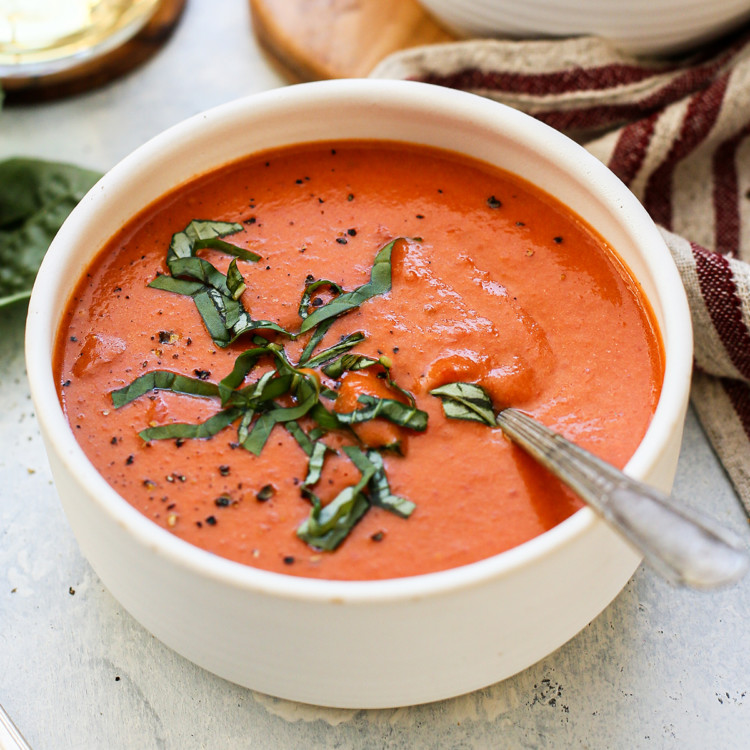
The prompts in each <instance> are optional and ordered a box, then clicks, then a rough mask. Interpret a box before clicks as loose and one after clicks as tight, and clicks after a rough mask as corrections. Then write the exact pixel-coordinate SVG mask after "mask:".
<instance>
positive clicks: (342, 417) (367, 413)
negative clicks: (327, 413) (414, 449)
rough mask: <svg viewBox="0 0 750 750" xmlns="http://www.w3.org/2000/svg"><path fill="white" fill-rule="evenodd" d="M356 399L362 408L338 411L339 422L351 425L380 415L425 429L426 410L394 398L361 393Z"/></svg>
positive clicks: (417, 429) (391, 420)
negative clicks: (362, 405)
mask: <svg viewBox="0 0 750 750" xmlns="http://www.w3.org/2000/svg"><path fill="white" fill-rule="evenodd" d="M357 401H359V402H360V403H361V404H364V408H363V409H357V410H356V411H350V412H344V413H341V412H338V413H337V415H336V416H337V417H338V419H339V421H340V422H342V423H343V424H350V425H351V424H359V423H361V422H369V421H370V420H372V419H376V418H377V417H382V418H383V419H387V420H388V421H389V422H393V423H394V424H397V425H399V426H400V427H408V428H409V429H411V430H416V431H418V432H424V431H425V430H426V429H427V412H424V411H422V410H421V409H417V408H416V407H415V406H410V405H407V404H404V403H402V402H401V401H396V400H395V399H391V398H378V397H377V396H368V395H367V394H362V395H361V396H360V397H359V398H358V399H357Z"/></svg>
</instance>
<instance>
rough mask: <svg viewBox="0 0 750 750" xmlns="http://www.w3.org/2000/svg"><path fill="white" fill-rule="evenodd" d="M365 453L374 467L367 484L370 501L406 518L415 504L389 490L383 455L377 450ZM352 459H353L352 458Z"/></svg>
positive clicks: (412, 510)
mask: <svg viewBox="0 0 750 750" xmlns="http://www.w3.org/2000/svg"><path fill="white" fill-rule="evenodd" d="M347 455H348V454H347ZM366 455H367V460H368V461H369V462H370V463H371V464H372V465H373V466H374V467H375V473H374V474H373V475H372V479H371V480H370V483H369V484H368V485H367V489H368V496H369V498H370V503H371V504H372V505H376V506H377V507H379V508H383V509H385V510H389V511H390V512H391V513H395V514H396V515H397V516H401V518H408V517H409V516H410V515H411V514H412V513H413V512H414V509H415V508H416V507H417V506H416V505H415V504H414V503H413V502H412V501H411V500H407V499H406V498H404V497H400V496H399V495H394V494H393V493H392V492H391V486H390V483H389V482H388V477H387V476H386V473H385V465H384V463H383V457H382V456H381V455H380V453H378V452H377V451H367V454H366ZM350 458H351V456H350ZM352 461H354V459H353V458H352Z"/></svg>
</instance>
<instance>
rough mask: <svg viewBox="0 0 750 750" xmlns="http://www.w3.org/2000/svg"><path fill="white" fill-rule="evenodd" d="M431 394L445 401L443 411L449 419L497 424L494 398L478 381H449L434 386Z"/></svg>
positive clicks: (492, 425) (491, 425)
mask: <svg viewBox="0 0 750 750" xmlns="http://www.w3.org/2000/svg"><path fill="white" fill-rule="evenodd" d="M430 394H431V395H433V396H437V397H438V398H439V399H441V401H442V402H443V412H444V413H445V416H446V417H448V418H449V419H466V420H469V421H472V422H482V423H483V424H486V425H489V426H490V427H495V426H496V424H497V423H496V421H495V411H494V409H493V408H492V399H490V397H489V395H488V393H487V391H485V390H484V388H482V387H481V386H479V385H477V384H476V383H447V384H446V385H441V386H440V387H439V388H433V390H431V391H430Z"/></svg>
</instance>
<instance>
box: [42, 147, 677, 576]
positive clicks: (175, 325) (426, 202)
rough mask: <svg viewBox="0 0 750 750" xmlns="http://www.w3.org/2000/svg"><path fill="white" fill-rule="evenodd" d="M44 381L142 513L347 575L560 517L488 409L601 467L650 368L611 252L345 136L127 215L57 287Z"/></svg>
mask: <svg viewBox="0 0 750 750" xmlns="http://www.w3.org/2000/svg"><path fill="white" fill-rule="evenodd" d="M542 188H543V186H542ZM55 372H56V377H57V382H58V386H59V397H60V401H61V404H62V406H63V409H64V411H65V414H66V415H67V418H68V420H69V422H70V425H71V427H72V429H73V433H74V435H75V437H76V439H77V440H78V442H79V443H80V445H81V447H82V448H83V450H84V452H85V453H86V455H87V456H88V458H89V459H90V460H91V462H92V463H93V464H94V466H95V467H96V468H97V469H98V471H99V472H100V473H101V474H102V475H103V476H104V477H105V479H106V480H107V481H108V482H109V483H110V484H111V486H112V487H113V488H114V489H115V490H117V492H119V493H120V494H121V495H122V497H123V498H125V499H126V500H127V501H128V502H129V503H130V504H132V505H133V506H134V507H135V508H137V509H138V510H139V511H140V512H141V513H142V514H143V515H144V516H146V517H147V518H148V519H150V520H151V521H153V522H154V523H156V524H158V525H160V526H162V527H164V528H165V529H167V530H168V531H169V532H171V533H173V534H175V535H176V536H178V537H180V538H181V539H184V540H186V541H187V542H189V543H191V544H194V545H197V546H199V547H201V548H203V549H205V550H208V551H209V552H212V553H215V554H217V555H221V556H223V557H226V558H229V559H230V560H235V561H238V562H240V563H244V564H246V565H251V566H255V567H257V568H262V569H265V570H270V571H276V572H279V573H285V574H289V575H298V576H309V577H316V578H329V579H352V580H359V579H381V578H393V577H401V576H411V575H416V574H421V573H429V572H433V571H439V570H444V569H446V568H452V567H455V566H459V565H465V564H467V563H472V562H475V561H477V560H481V559H483V558H487V557H489V556H491V555H495V554H497V553H500V552H503V551H504V550H507V549H509V548H512V547H514V546H516V545H518V544H521V543H523V542H525V541H527V540H529V539H531V538H533V537H535V536H537V535H539V534H541V533H543V532H544V531H546V530H548V529H550V528H552V527H553V526H555V525H556V524H558V523H560V522H561V521H562V520H564V519H565V518H567V517H568V516H570V515H571V514H572V513H573V512H574V511H576V510H577V509H578V508H579V507H580V501H579V500H578V499H577V498H576V497H575V496H574V495H573V494H572V493H570V492H569V491H567V490H565V489H563V488H562V486H561V485H560V484H559V483H558V482H557V481H555V480H554V479H552V478H551V477H550V475H549V474H547V473H546V472H545V471H544V470H543V469H541V468H540V467H539V466H538V465H536V464H535V463H534V461H532V460H531V459H529V458H528V457H527V456H526V455H524V454H523V453H522V452H521V451H520V450H519V449H518V448H516V447H514V446H513V445H511V444H510V443H509V442H508V440H507V439H506V438H505V437H504V436H503V435H502V433H501V431H500V430H499V429H498V428H496V427H493V426H492V423H491V421H488V419H487V418H486V414H487V408H486V407H487V405H488V404H489V405H490V409H495V410H496V409H499V408H501V407H502V406H506V405H512V406H516V407H518V408H520V409H523V410H525V411H527V412H529V413H530V414H533V415H534V416H536V417H537V418H538V419H540V420H541V421H543V422H544V423H546V424H548V425H550V426H551V427H553V428H554V429H556V430H558V431H559V432H561V433H563V434H565V435H566V436H567V437H569V438H570V439H572V440H574V441H576V442H578V443H579V444H581V445H582V446H584V447H586V448H588V449H590V450H591V451H593V452H594V453H596V454H597V455H599V456H601V457H603V458H604V459H606V460H607V461H609V462H611V463H613V464H614V465H616V466H618V467H622V466H623V465H624V464H625V463H626V462H627V460H628V459H629V457H630V456H631V455H632V453H633V452H634V450H635V448H636V447H637V445H638V443H639V441H640V440H641V438H642V437H643V435H644V433H645V431H646V429H647V427H648V424H649V421H650V419H651V417H652V414H653V411H654V408H655V405H656V402H657V399H658V396H659V392H660V387H661V382H662V375H663V354H662V349H661V344H660V340H659V335H658V332H657V330H656V327H655V325H654V322H653V319H652V315H651V312H650V310H649V309H648V306H647V304H646V302H645V301H644V298H643V296H642V294H641V292H640V290H639V288H638V286H637V284H636V283H635V281H634V280H633V279H632V277H631V276H630V275H629V273H628V271H627V269H626V268H625V267H624V266H623V264H622V263H621V262H620V260H619V259H618V257H617V255H616V254H615V252H613V249H612V248H610V247H608V246H607V244H606V243H605V242H604V241H603V240H602V238H601V237H600V236H599V235H598V234H597V233H596V232H594V231H592V229H591V228H590V227H588V226H587V225H586V224H585V223H584V222H583V221H582V220H581V219H580V218H579V217H578V216H576V215H574V214H573V213H572V212H571V211H570V210H569V209H567V208H566V207H565V206H563V205H562V204H561V203H559V202H558V201H557V200H555V199H553V198H552V197H550V196H549V195H548V194H546V193H545V192H544V191H543V189H540V188H538V187H535V186H532V185H530V184H529V183H527V182H524V181H523V180H521V179H519V178H518V177H515V176H512V175H510V174H507V173H505V172H502V171H500V170H498V169H496V168H493V167H490V166H488V165H485V164H482V163H479V162H475V161H471V160H469V159H467V158H464V157H459V156H457V155H454V154H451V153H447V152H442V151H436V150H430V149H426V148H417V147H413V146H407V145H400V144H391V143H379V142H343V143H335V144H332V143H329V144H314V145H299V146H295V147H292V148H284V149H280V150H275V151H271V152H268V153H263V154H261V155H259V156H254V157H252V158H248V159H245V160H242V161H239V162H237V163H233V164H230V165H228V166H225V167H222V168H221V169H218V170H216V171H214V172H211V173H209V174H205V175H202V176H200V177H197V178H196V179H193V180H191V181H190V182H188V183H187V184H185V185H182V186H180V187H178V188H176V189H175V190H173V191H172V192H170V193H169V194H168V195H165V196H164V197H162V198H161V199H159V200H158V201H156V202H155V203H153V204H151V205H149V206H148V207H147V208H145V209H144V210H143V211H142V212H141V213H140V214H139V215H137V216H136V217H134V218H133V219H132V220H131V221H129V222H128V223H127V224H126V225H125V226H124V227H123V228H122V229H121V230H120V231H119V232H118V233H117V234H116V235H115V236H114V237H113V238H112V239H111V240H110V241H109V242H108V243H107V245H106V246H105V247H104V248H102V250H101V252H99V253H98V255H97V256H96V258H95V260H94V262H93V263H92V264H91V266H90V267H89V268H88V269H87V271H86V273H85V274H84V275H83V277H82V278H81V280H80V282H79V283H78V285H77V287H76V289H75V292H74V294H73V296H72V298H71V299H70V301H69V303H68V305H67V309H66V310H65V313H64V316H63V319H62V323H61V326H60V330H59V334H58V339H57V347H56V355H55ZM457 384H462V385H457ZM467 389H468V390H467ZM433 391H437V393H433ZM477 395H479V397H480V398H479V400H480V401H483V404H480V406H482V408H484V411H483V414H484V419H482V418H481V416H480V417H477V414H476V413H474V412H473V411H472V408H473V406H475V405H476V403H477V398H476V397H477ZM480 411H481V409H480ZM467 412H472V413H471V414H468V416H469V417H470V418H460V417H462V416H463V417H466V416H467ZM490 414H491V411H490ZM457 417H458V418H457ZM471 417H473V418H471Z"/></svg>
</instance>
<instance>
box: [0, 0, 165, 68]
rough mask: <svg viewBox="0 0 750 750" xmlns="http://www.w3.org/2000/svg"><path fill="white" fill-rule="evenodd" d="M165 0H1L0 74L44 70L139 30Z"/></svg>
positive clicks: (63, 65) (69, 63) (89, 55)
mask: <svg viewBox="0 0 750 750" xmlns="http://www.w3.org/2000/svg"><path fill="white" fill-rule="evenodd" d="M160 2H161V0H0V77H3V78H5V77H13V76H15V75H17V76H28V75H30V74H33V75H44V74H49V73H54V72H58V71H61V70H65V69H66V68H69V67H72V66H74V65H77V64H79V63H81V62H84V61H86V60H88V59H91V58H94V57H96V56H98V55H100V54H103V53H105V52H107V51H109V50H110V49H113V48H114V47H116V46H118V45H119V44H122V43H123V42H125V41H127V40H128V39H129V38H130V37H132V36H133V35H135V34H136V33H137V32H138V31H139V30H140V29H141V28H142V27H143V26H144V25H145V24H146V23H147V22H148V21H149V19H150V18H151V17H152V16H153V14H154V12H155V11H156V9H157V7H158V6H159V4H160Z"/></svg>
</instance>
